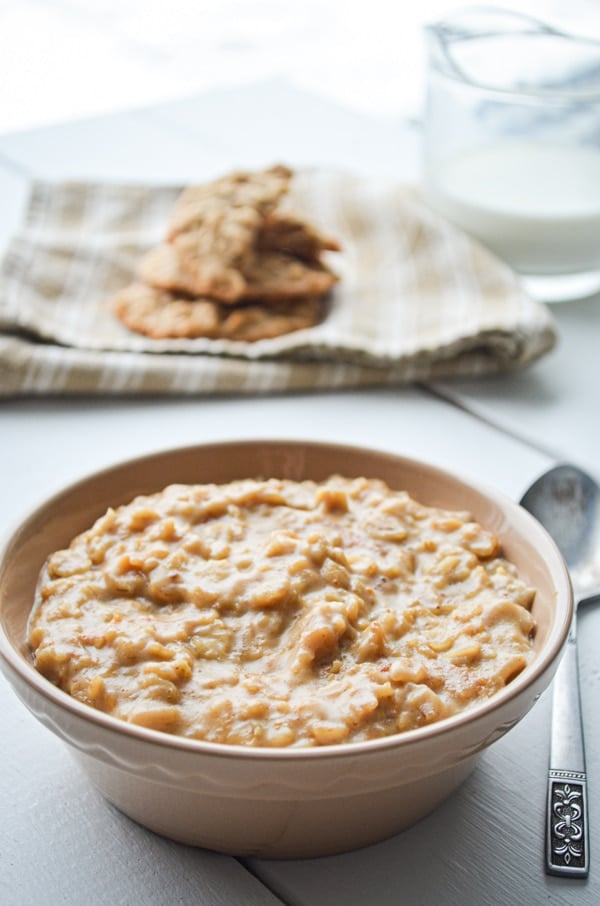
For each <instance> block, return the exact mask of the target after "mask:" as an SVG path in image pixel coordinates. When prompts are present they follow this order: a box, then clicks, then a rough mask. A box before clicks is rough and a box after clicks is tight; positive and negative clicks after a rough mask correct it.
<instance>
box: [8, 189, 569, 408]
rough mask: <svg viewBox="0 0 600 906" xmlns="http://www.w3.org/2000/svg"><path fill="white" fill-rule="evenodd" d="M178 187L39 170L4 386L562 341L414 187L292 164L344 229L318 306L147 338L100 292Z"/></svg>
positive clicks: (358, 362) (108, 385) (298, 197)
mask: <svg viewBox="0 0 600 906" xmlns="http://www.w3.org/2000/svg"><path fill="white" fill-rule="evenodd" d="M179 191H180V187H175V186H169V187H156V186H141V185H118V184H93V183H49V182H36V183H34V184H33V186H32V190H31V195H30V200H29V205H28V208H27V212H26V217H25V222H24V225H23V227H22V229H21V230H20V232H19V233H18V235H16V236H15V238H14V239H13V241H12V242H11V244H10V246H9V248H8V250H7V252H6V255H5V257H4V261H3V264H2V270H1V272H0V395H3V396H11V395H18V394H43V393H48V394H76V393H103V394H132V393H135V394H154V393H177V394H218V393H269V392H275V391H285V390H297V389H307V388H310V389H324V388H335V387H349V386H361V385H386V384H400V383H406V382H410V381H415V380H426V379H440V378H447V377H451V376H454V375H460V376H465V375H475V374H484V373H489V372H499V371H508V370H512V369H516V368H520V367H522V366H525V365H527V364H528V363H529V362H532V361H533V360H535V359H536V358H538V357H539V356H540V355H542V354H543V353H544V352H546V351H547V350H549V349H551V348H552V346H553V345H554V343H555V339H556V332H555V328H554V325H553V322H552V319H551V317H550V315H549V313H548V310H547V309H546V307H545V306H543V305H541V304H539V303H536V302H534V301H533V300H531V299H529V298H528V297H527V296H526V295H525V293H524V292H523V291H522V289H521V288H520V285H519V283H518V281H517V278H516V277H515V275H514V274H513V273H512V271H511V270H510V269H509V268H507V267H506V266H505V265H504V264H502V263H501V262H500V261H498V259H496V258H495V257H493V256H492V255H491V254H490V253H489V252H487V251H486V250H485V249H483V248H482V247H481V246H480V245H478V244H477V243H475V242H473V241H472V240H471V239H469V238H468V237H467V236H466V235H465V234H463V233H461V232H460V231H458V230H456V229H455V228H454V227H452V226H451V225H450V224H449V223H447V222H446V221H444V220H443V219H442V218H441V217H439V216H438V215H437V214H436V213H434V212H433V211H432V210H430V209H429V208H428V207H427V206H426V205H425V204H424V203H423V202H422V201H421V200H420V199H419V197H418V195H417V194H416V192H415V191H414V190H412V189H411V188H408V187H399V186H395V187H394V186H392V187H391V186H389V185H379V184H377V183H376V182H374V181H370V180H364V179H358V178H355V177H353V176H350V175H347V174H343V173H331V172H320V171H307V172H303V173H300V174H298V175H297V176H296V177H295V178H294V183H293V189H292V198H291V202H292V207H293V208H294V209H295V210H298V211H300V212H301V213H304V214H306V215H307V216H309V217H310V218H311V219H312V220H314V222H315V223H316V224H318V225H319V226H320V227H321V228H322V229H323V230H324V231H325V232H330V233H332V234H333V235H334V236H337V237H338V238H339V239H340V240H341V242H342V245H343V251H342V252H341V253H337V254H332V255H331V259H330V263H331V265H332V267H333V268H334V270H336V272H337V273H338V274H339V275H340V277H341V279H340V282H339V283H338V285H337V286H336V287H335V289H334V291H333V293H332V297H331V304H330V306H329V311H328V314H327V317H326V318H325V320H324V321H323V322H322V323H321V324H319V325H317V326H315V327H312V328H309V329H305V330H300V331H296V332H294V333H291V334H288V335H286V336H283V337H278V338H275V339H268V340H260V341H258V342H254V343H245V342H239V341H237V342H232V341H227V340H210V339H173V340H153V339H149V338H147V337H143V336H140V335H137V334H135V333H131V332H130V331H128V330H127V329H126V328H125V327H124V326H123V325H122V324H121V323H120V322H119V321H117V320H116V318H115V317H114V316H113V314H112V313H111V310H110V307H109V306H108V304H107V300H108V299H109V298H110V296H111V294H112V293H113V292H114V291H116V290H118V289H120V288H122V287H124V286H126V285H127V284H128V283H130V282H131V280H132V278H133V275H134V272H135V268H136V265H137V263H138V261H139V260H140V258H141V256H142V255H143V253H144V252H145V251H146V250H147V249H148V248H150V247H151V246H153V245H155V244H157V243H158V242H159V241H160V240H161V239H162V238H163V236H164V234H165V227H166V223H167V219H168V216H169V213H170V211H171V208H172V206H173V202H174V200H175V198H176V196H177V194H178V193H179Z"/></svg>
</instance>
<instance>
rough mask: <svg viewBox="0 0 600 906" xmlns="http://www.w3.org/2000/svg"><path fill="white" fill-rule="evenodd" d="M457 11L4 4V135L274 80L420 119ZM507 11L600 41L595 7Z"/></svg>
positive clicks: (229, 0)
mask: <svg viewBox="0 0 600 906" xmlns="http://www.w3.org/2000/svg"><path fill="white" fill-rule="evenodd" d="M462 5H466V4H462V3H461V2H460V0H456V2H454V3H453V2H452V0H420V2H414V0H0V132H6V131H11V130H19V129H28V128H30V127H34V126H39V125H44V124H47V123H52V122H57V121H62V120H69V119H72V118H76V117H81V116H93V115H97V114H102V113H110V112H114V111H117V110H124V109H128V108H131V107H137V106H147V105H151V104H153V103H157V102H160V101H167V100H172V99H175V98H182V97H187V96H190V95H193V94H197V93H198V92H201V91H204V90H207V89H212V88H215V87H217V86H221V85H234V84H235V85H238V84H241V83H249V82H254V81H258V80H262V79H264V78H269V77H274V76H279V77H284V78H286V79H287V80H288V81H290V82H291V83H292V84H294V85H295V86H296V87H298V88H304V89H306V90H309V91H311V92H313V93H316V94H319V95H322V96H325V97H327V98H329V99H331V100H334V101H337V102H338V103H340V104H343V105H344V106H346V107H348V108H350V109H352V110H355V111H357V112H362V113H370V114H372V115H390V114H392V115H395V114H405V115H417V116H418V114H419V111H420V105H421V98H422V86H423V70H424V57H425V48H424V40H423V26H424V24H425V23H427V22H430V21H433V20H435V19H438V18H440V17H442V16H444V15H446V14H447V13H448V12H450V11H452V10H454V9H456V8H457V7H460V6H462ZM494 5H497V6H502V5H504V6H507V5H511V4H502V3H496V4H494ZM512 6H513V8H518V9H519V10H520V11H521V12H528V13H530V14H535V15H537V16H539V17H542V18H544V19H546V20H547V21H549V22H551V23H552V24H554V25H558V26H562V27H565V28H567V29H570V30H571V31H574V32H578V33H583V34H588V35H595V36H597V37H600V5H599V4H598V2H597V0H568V2H567V0H521V2H518V0H513V2H512Z"/></svg>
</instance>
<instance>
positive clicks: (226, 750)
mask: <svg viewBox="0 0 600 906" xmlns="http://www.w3.org/2000/svg"><path fill="white" fill-rule="evenodd" d="M240 446H243V447H256V448H258V447H265V446H267V447H290V446H291V447H299V448H300V447H301V448H314V449H316V448H327V449H328V450H329V451H332V452H335V451H337V452H339V453H340V454H343V453H344V452H349V451H352V452H354V453H358V454H366V455H369V456H372V455H375V456H379V457H384V458H386V459H389V460H390V461H393V462H394V463H397V464H401V465H402V464H406V465H407V466H409V467H410V466H412V467H414V466H417V467H419V468H421V469H423V470H424V471H426V472H427V473H428V474H429V475H430V476H432V477H434V478H436V477H439V478H443V479H444V480H445V481H447V480H448V479H449V480H450V482H451V483H452V484H453V485H459V486H460V485H463V486H465V487H467V488H469V489H470V490H472V491H475V492H476V493H477V494H479V495H482V496H483V497H485V498H487V499H489V500H491V502H492V503H493V504H494V505H495V506H498V507H499V508H500V509H501V510H502V511H503V512H506V511H507V510H508V512H509V513H510V514H511V516H512V517H516V519H517V523H521V524H522V525H523V527H524V528H525V527H527V529H528V532H529V533H533V536H534V539H535V536H537V538H538V539H539V540H540V541H542V540H543V542H544V543H545V545H546V547H549V548H550V550H552V551H553V554H554V563H551V564H549V566H550V567H551V568H552V575H553V578H554V579H555V582H556V585H557V588H558V589H559V592H560V591H561V589H560V584H561V583H562V586H563V588H562V591H563V592H564V596H565V605H566V606H565V608H564V613H563V614H562V617H561V619H560V620H555V621H554V622H553V624H552V626H551V631H550V633H549V636H548V639H547V640H546V642H545V644H544V648H543V649H542V650H541V651H540V652H539V654H538V656H537V657H536V658H535V659H534V660H533V662H532V663H530V664H528V665H527V666H526V667H525V668H524V669H523V670H522V671H521V673H519V674H518V676H516V677H515V679H513V680H511V681H510V683H509V684H508V685H507V686H505V687H504V688H503V689H500V690H498V691H497V692H495V693H494V694H493V695H492V696H491V697H490V698H487V699H484V700H483V701H481V702H478V703H477V704H475V705H473V706H471V707H468V708H467V709H465V710H463V711H460V712H458V713H457V714H453V715H451V716H449V717H445V718H443V719H442V720H439V721H434V722H433V723H431V724H427V725H426V726H423V727H418V728H415V729H412V730H407V731H405V732H403V733H395V734H390V735H389V736H384V737H379V738H376V739H369V740H361V741H358V742H353V743H343V744H339V743H333V744H328V745H322V746H307V747H297V748H296V747H292V748H278V747H268V746H244V745H239V744H229V743H217V742H210V741H208V740H202V739H192V738H189V737H185V736H178V735H176V734H170V733H166V732H162V731H160V730H152V729H149V728H147V727H143V726H138V725H136V724H131V723H128V722H127V721H124V720H121V719H120V718H118V717H113V716H112V715H110V714H106V713H105V712H103V711H98V710H96V709H95V708H92V707H91V706H89V705H86V704H84V703H83V702H80V701H78V700H77V699H75V698H73V697H72V696H70V695H69V694H68V693H67V692H64V691H63V690H62V689H60V688H59V687H57V686H55V685H54V684H53V683H51V682H50V680H48V679H46V677H44V676H43V675H42V674H41V673H39V672H38V671H36V669H35V667H34V666H33V662H32V661H31V662H28V661H27V660H26V658H25V657H24V656H23V653H22V652H21V651H19V650H18V649H17V648H16V647H15V645H14V644H13V642H12V641H11V639H10V638H9V636H8V635H7V633H6V632H5V629H4V624H3V621H2V619H1V616H2V614H1V612H0V668H3V669H4V672H5V673H6V675H7V677H8V679H9V681H11V675H10V674H11V673H12V674H14V675H16V676H17V677H18V679H20V680H21V681H22V682H24V683H25V684H26V686H28V687H29V688H30V689H31V690H33V692H34V693H37V694H38V695H41V697H42V698H43V699H45V700H46V701H47V702H48V703H49V704H51V705H54V706H55V707H58V708H59V709H61V710H64V711H66V712H68V713H70V714H71V715H72V716H73V717H74V718H80V719H82V720H83V721H84V722H89V723H91V724H93V725H95V726H96V727H97V728H102V729H105V730H108V731H112V732H115V733H117V734H118V735H123V736H124V737H127V738H129V739H130V740H131V741H138V742H140V743H146V744H151V745H153V746H158V747H160V748H165V749H169V750H173V749H176V750H179V751H181V752H187V753H188V754H192V753H194V754H197V755H205V756H206V755H208V756H213V757H219V758H222V757H225V758H228V759H239V758H243V759H251V760H260V761H262V760H263V759H268V760H269V761H271V762H275V761H284V762H287V761H292V762H293V761H307V760H313V759H318V760H327V759H332V758H335V759H337V758H343V759H344V758H353V757H357V756H358V755H360V756H362V757H364V755H367V754H369V753H370V754H375V753H376V752H380V751H382V750H388V749H390V748H397V749H398V750H399V751H400V750H402V749H406V748H410V747H412V746H415V745H420V744H421V743H422V742H424V741H426V740H429V739H431V737H442V738H443V737H445V736H447V735H449V734H450V733H452V732H453V731H455V730H457V729H459V728H461V727H464V726H465V725H466V724H469V725H473V724H474V723H477V722H479V721H482V720H485V719H486V718H487V717H489V715H490V714H492V712H494V711H496V710H498V709H499V708H500V707H501V706H502V705H503V704H505V703H508V702H509V701H510V700H512V699H515V698H517V697H518V695H519V694H520V693H522V692H524V691H525V690H526V688H527V687H529V686H531V685H534V684H535V683H536V681H538V680H540V678H541V677H542V676H543V675H544V673H545V672H546V671H547V670H548V669H550V668H551V666H552V664H553V663H554V662H555V660H556V659H557V657H558V655H559V654H560V652H561V650H562V648H563V647H564V645H565V643H566V640H567V635H568V632H569V628H570V625H571V619H572V615H573V592H572V586H571V580H570V577H569V572H568V569H567V566H566V564H565V561H564V558H563V556H562V554H561V552H560V550H559V549H558V546H557V545H556V543H555V541H554V540H553V538H552V537H551V536H550V534H549V533H548V532H547V531H546V529H545V528H544V527H543V526H542V525H541V524H540V523H539V522H538V521H537V520H536V519H535V518H534V517H533V516H532V515H531V514H530V513H529V512H527V511H526V510H525V509H524V508H523V507H521V506H520V504H519V503H517V502H516V501H515V500H513V499H512V498H511V497H509V496H508V495H506V494H504V493H503V492H501V491H497V490H496V489H495V488H492V487H490V486H488V485H486V484H484V483H481V482H474V481H470V480H469V479H467V478H464V477H462V476H461V475H460V474H458V473H456V472H453V471H450V470H447V469H444V468H441V467H439V466H436V465H434V464H432V463H430V462H428V461H427V460H423V459H417V458H415V457H410V456H404V455H402V454H397V453H394V452H393V451H391V450H386V449H381V448H377V447H366V446H362V445H358V444H342V443H337V442H330V441H326V440H324V441H319V440H304V439H301V438H239V439H227V440H223V441H219V440H211V441H206V442H200V443H192V444H186V445H180V446H176V447H165V448H158V449H154V450H152V451H150V452H148V453H144V454H141V455H137V456H133V457H129V458H127V459H120V460H115V461H114V462H113V463H112V464H109V465H107V466H103V467H102V468H100V469H95V470H93V471H91V472H88V473H86V474H84V475H82V476H81V477H79V478H78V479H76V480H74V481H71V482H69V483H68V484H65V485H63V486H62V487H61V488H59V489H58V490H57V491H55V492H54V493H52V494H51V495H50V496H48V497H46V498H43V499H42V500H41V501H40V502H38V503H36V504H34V505H33V506H30V507H29V508H28V509H27V510H26V511H25V513H24V514H21V516H20V518H19V519H18V521H17V524H16V525H13V526H12V527H11V528H9V529H8V531H5V532H4V533H3V535H2V537H1V538H0V579H1V577H2V570H3V566H4V563H5V560H6V558H7V554H8V553H9V552H10V548H11V546H12V544H13V542H14V541H15V539H16V537H17V536H18V534H19V532H20V531H21V530H22V529H23V528H25V527H26V526H27V524H28V523H29V522H31V521H33V520H34V519H35V518H36V517H37V516H38V515H39V514H41V513H42V512H43V511H45V510H50V509H51V508H52V507H53V506H54V505H55V504H56V503H57V502H58V501H59V500H60V499H61V498H63V497H65V496H67V495H69V494H71V493H73V492H75V491H76V490H77V489H78V488H80V487H82V486H84V485H86V484H88V483H90V482H92V481H97V480H101V479H102V478H103V477H105V476H106V477H108V476H110V475H113V474H115V473H118V472H119V471H121V470H122V469H127V468H132V467H135V466H137V465H139V464H141V463H147V462H149V461H151V460H161V459H163V458H168V457H170V456H174V455H185V454H189V453H192V452H193V451H195V450H203V451H208V450H210V448H214V449H215V451H216V450H219V449H222V448H223V447H229V448H231V447H240ZM339 474H342V473H339ZM231 480H234V479H231ZM300 480H302V479H300ZM174 483H176V482H174ZM159 490H161V489H160V488H158V489H157V491H159ZM148 493H152V492H148ZM117 505H119V504H117ZM547 562H548V561H547ZM558 597H560V595H558ZM0 604H1V600H0ZM17 694H18V693H17ZM19 697H21V696H19ZM537 697H539V696H536V698H537ZM26 707H29V705H27V704H26ZM30 710H32V709H30ZM34 713H35V712H34ZM484 745H485V744H484ZM482 747H483V746H482Z"/></svg>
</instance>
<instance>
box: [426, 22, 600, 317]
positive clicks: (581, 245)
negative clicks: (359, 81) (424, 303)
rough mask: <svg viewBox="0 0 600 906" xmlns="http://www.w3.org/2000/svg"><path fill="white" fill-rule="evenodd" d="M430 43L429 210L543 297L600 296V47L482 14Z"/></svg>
mask: <svg viewBox="0 0 600 906" xmlns="http://www.w3.org/2000/svg"><path fill="white" fill-rule="evenodd" d="M426 33H427V38H428V50H429V67H428V80H427V101H426V111H425V129H424V168H423V184H424V192H425V196H426V198H427V199H428V201H429V203H430V204H431V205H432V206H433V207H435V208H436V209H438V210H439V211H440V212H441V213H442V214H444V215H445V216H446V217H448V218H449V219H450V220H452V221H454V222H455V223H456V224H458V225H459V226H460V227H462V228H463V229H464V230H466V231H467V232H469V233H471V234H473V235H474V236H475V237H477V238H478V239H480V240H481V241H482V242H483V243H484V244H485V245H487V246H488V247H489V248H490V249H491V250H492V251H493V252H495V253H496V254H497V255H498V256H499V257H500V258H503V259H504V260H505V261H507V262H508V263H509V264H510V265H511V266H512V267H513V268H514V269H515V270H516V271H517V272H519V273H520V274H522V275H523V278H524V283H525V284H526V287H527V288H528V289H530V291H531V292H532V293H533V294H534V295H537V296H538V297H541V298H545V299H546V301H558V300H561V299H567V298H575V297H580V296H584V295H589V294H590V293H592V292H595V291H596V290H598V289H600V42H599V41H595V40H591V39H588V38H580V37H575V36H573V35H568V34H565V33H563V32H561V31H558V30H556V29H554V28H551V27H550V26H548V25H545V24H544V23H542V22H539V21H538V20H536V19H533V18H531V17H529V16H525V15H523V14H521V13H512V12H508V11H505V10H496V9H491V8H485V7H480V8H471V9H467V10H464V11H462V12H458V13H456V14H455V15H452V16H450V17H449V18H447V19H445V20H444V21H441V22H438V23H436V24H433V25H430V26H427V28H426Z"/></svg>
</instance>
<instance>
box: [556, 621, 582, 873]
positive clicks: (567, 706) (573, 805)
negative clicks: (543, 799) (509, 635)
mask: <svg viewBox="0 0 600 906" xmlns="http://www.w3.org/2000/svg"><path fill="white" fill-rule="evenodd" d="M552 688H553V693H552V694H553V699H552V737H551V744H550V767H549V770H548V805H547V815H546V871H547V872H549V873H550V874H554V875H569V876H571V877H574V876H575V877H586V876H587V874H588V871H589V844H588V825H589V821H588V804H587V777H586V772H585V754H584V746H583V730H582V725H581V703H580V695H579V675H578V669H577V643H576V640H575V637H574V633H573V634H572V635H571V636H570V637H569V641H568V642H567V646H566V649H565V653H564V655H563V658H562V660H561V662H560V664H559V666H558V670H557V671H556V676H555V678H554V683H553V687H552Z"/></svg>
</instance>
